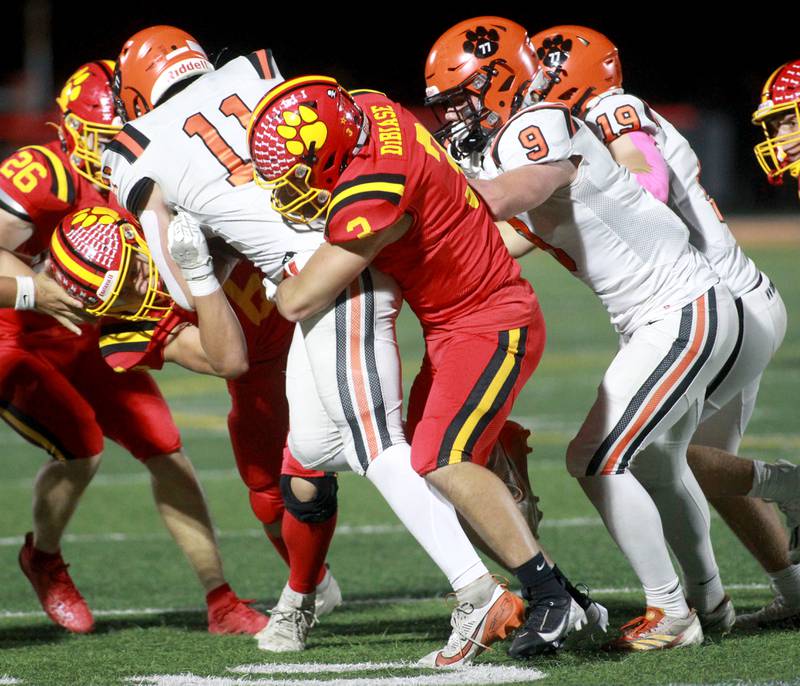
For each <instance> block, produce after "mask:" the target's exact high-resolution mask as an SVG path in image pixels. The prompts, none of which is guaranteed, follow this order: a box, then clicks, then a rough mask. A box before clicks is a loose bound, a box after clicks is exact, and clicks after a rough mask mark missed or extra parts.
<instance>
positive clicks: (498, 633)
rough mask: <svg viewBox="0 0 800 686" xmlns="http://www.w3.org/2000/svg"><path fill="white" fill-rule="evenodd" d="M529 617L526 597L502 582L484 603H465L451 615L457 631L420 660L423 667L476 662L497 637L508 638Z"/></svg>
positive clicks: (497, 639) (499, 638) (452, 665)
mask: <svg viewBox="0 0 800 686" xmlns="http://www.w3.org/2000/svg"><path fill="white" fill-rule="evenodd" d="M524 621H525V603H523V602H522V599H521V598H520V597H519V596H517V595H515V594H513V593H511V591H509V590H507V589H506V587H505V586H502V585H498V586H497V588H495V590H494V593H493V594H492V597H491V599H490V600H489V602H488V603H486V605H484V606H483V607H475V606H474V605H472V603H461V604H459V605H458V606H457V607H456V608H455V609H454V610H453V614H452V616H451V618H450V624H451V625H452V627H453V632H452V633H451V634H450V638H449V639H448V641H447V645H446V646H445V647H444V648H440V649H439V650H434V651H433V652H432V653H429V654H428V655H426V656H425V657H423V658H421V659H420V660H419V661H418V663H417V664H418V665H420V666H422V667H456V666H459V665H464V664H468V663H470V662H472V660H473V658H475V657H476V656H478V655H480V654H481V653H482V652H483V651H484V650H486V649H487V648H488V647H489V646H490V645H491V644H492V643H494V642H495V641H500V640H502V639H504V638H506V637H507V636H508V635H509V634H510V633H511V632H512V631H514V629H516V628H518V627H519V626H521V625H522V623H523V622H524Z"/></svg>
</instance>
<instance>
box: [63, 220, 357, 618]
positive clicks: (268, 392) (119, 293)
mask: <svg viewBox="0 0 800 686" xmlns="http://www.w3.org/2000/svg"><path fill="white" fill-rule="evenodd" d="M107 217H111V219H112V221H111V222H107V221H106V218H107ZM140 235H141V229H140V227H139V226H138V225H137V224H136V223H135V222H134V221H133V220H130V219H126V218H123V217H120V216H119V215H117V213H115V212H114V211H113V210H111V209H109V208H105V207H95V208H86V209H84V210H79V211H78V212H76V213H73V214H70V215H67V216H66V217H65V218H64V219H63V220H62V221H61V222H60V223H59V225H58V227H56V230H55V231H54V233H53V237H52V239H51V242H50V261H49V269H50V272H51V273H52V274H53V276H54V277H55V279H56V281H57V282H58V283H59V284H60V285H61V286H62V287H63V288H64V289H65V290H66V291H67V292H69V293H72V294H73V295H75V297H77V298H78V299H79V300H80V301H81V303H82V304H83V307H84V309H85V311H86V312H87V313H88V314H91V315H92V316H103V317H104V320H103V322H102V323H101V327H100V338H99V345H100V351H101V353H102V356H103V358H104V359H105V361H106V363H107V364H108V365H109V366H110V367H111V368H112V369H113V370H114V371H116V372H128V371H131V370H141V369H161V368H162V367H163V365H164V363H165V362H173V363H175V364H179V365H181V366H182V367H185V368H186V369H189V370H191V371H195V372H199V373H201V374H212V375H217V372H216V371H215V369H214V368H213V365H212V364H211V363H210V362H209V359H208V357H207V355H206V354H205V351H204V349H203V346H202V343H201V340H200V333H199V330H198V328H197V317H196V315H195V314H194V313H193V312H189V311H187V310H183V309H181V308H180V307H178V306H177V305H176V304H175V303H174V301H173V300H172V299H171V298H170V297H169V296H168V295H167V294H166V293H165V292H164V289H163V284H162V283H161V280H160V277H159V273H158V269H157V267H156V266H155V264H153V261H152V259H151V257H150V252H149V249H148V247H147V245H146V244H145V243H144V241H143V240H142V239H141V238H140ZM101 247H102V249H100V248H101ZM98 253H102V254H104V255H105V256H106V259H107V261H106V262H104V263H99V262H98V260H97V258H96V257H95V255H97V254H98ZM217 260H218V262H219V263H220V267H221V269H222V271H223V272H224V274H222V275H221V278H223V279H224V286H223V288H224V291H225V295H226V296H227V298H228V300H229V301H230V303H231V307H232V308H233V311H234V313H235V314H236V318H237V319H238V321H239V323H240V325H241V327H242V331H243V333H244V337H245V340H246V341H247V367H248V369H247V371H245V372H244V373H243V374H241V375H240V376H238V377H237V378H235V379H228V380H227V386H228V392H229V393H230V396H231V401H232V407H231V411H230V412H229V414H228V431H229V433H230V437H231V444H232V446H233V453H234V456H235V458H236V466H237V468H238V470H239V474H240V475H241V477H242V481H243V482H244V483H245V485H246V486H247V487H248V489H249V491H250V505H251V507H252V509H253V513H254V514H255V516H256V517H257V518H258V519H259V521H261V523H262V525H263V527H264V530H265V532H266V534H267V536H268V538H269V539H270V541H271V542H272V544H273V545H274V546H275V549H276V550H277V552H278V553H279V554H280V555H281V557H282V558H283V559H284V560H285V561H286V563H287V564H289V562H290V559H291V562H292V565H291V576H290V581H294V582H295V583H294V586H295V587H298V588H302V585H299V584H298V583H297V579H304V578H306V577H310V578H312V579H314V582H315V583H316V607H315V611H316V614H317V616H322V615H324V614H328V613H329V612H331V611H333V609H335V608H336V607H337V606H338V605H339V604H340V603H341V591H340V590H339V586H338V584H337V582H336V580H335V579H334V578H333V576H332V575H331V573H330V571H329V570H328V568H327V566H325V565H324V564H323V562H324V559H325V555H326V552H327V548H328V543H329V541H330V536H331V535H332V530H333V528H334V527H335V524H336V509H337V502H336V490H337V486H336V479H335V477H334V475H331V474H327V473H326V472H323V471H311V470H305V469H303V468H302V467H301V465H300V464H299V463H297V461H296V460H294V459H293V458H292V457H291V455H290V454H289V453H288V451H287V452H286V454H285V455H284V450H283V446H284V442H285V438H286V435H287V433H288V431H289V410H288V406H287V401H286V392H285V375H286V356H287V352H288V350H289V344H290V342H291V339H292V334H293V331H294V325H293V324H290V323H289V322H287V321H286V320H285V319H284V318H283V317H281V316H280V314H279V313H278V311H277V309H276V308H275V306H274V305H273V304H272V303H271V302H269V301H268V300H267V299H266V297H265V294H264V289H263V288H262V287H261V279H262V277H261V273H260V272H259V271H258V269H256V268H255V267H254V266H253V265H252V264H251V263H250V262H247V261H245V260H242V261H239V260H238V258H237V257H228V258H227V259H225V258H223V257H222V256H219V255H218V257H217ZM282 462H283V463H284V467H283V471H282V470H281V464H282ZM292 476H296V477H299V478H302V479H306V480H308V481H309V482H310V483H312V484H316V485H317V486H318V487H319V488H320V489H321V490H324V491H325V492H326V493H328V494H329V496H328V498H327V501H326V502H325V503H324V507H323V506H322V505H321V504H318V505H317V506H316V507H315V509H314V511H313V512H306V511H305V510H304V508H303V504H302V503H299V502H296V499H294V500H293V499H292V494H291V492H289V490H288V486H289V483H288V481H289V478H290V477H292ZM282 492H283V493H284V494H285V495H282ZM284 498H287V499H288V500H289V502H290V507H289V509H288V510H286V508H285V507H284ZM320 541H324V547H323V546H321V545H320ZM308 590H309V591H310V590H313V588H312V589H308Z"/></svg>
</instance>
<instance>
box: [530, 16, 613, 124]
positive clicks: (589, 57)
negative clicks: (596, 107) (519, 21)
mask: <svg viewBox="0 0 800 686" xmlns="http://www.w3.org/2000/svg"><path fill="white" fill-rule="evenodd" d="M531 40H532V41H533V44H534V45H536V46H538V48H537V50H536V54H537V55H538V57H539V61H540V62H541V63H542V68H543V69H544V71H545V74H546V75H547V78H548V82H547V84H546V85H545V87H544V88H543V89H542V90H541V91H540V92H539V97H540V99H542V100H546V101H547V102H560V103H563V104H564V105H567V106H568V107H569V108H570V110H571V111H572V114H573V115H574V116H576V117H581V116H583V115H584V114H585V112H586V103H587V102H588V101H589V100H591V99H592V98H593V97H594V96H596V95H600V94H601V93H605V92H606V91H607V90H609V89H610V88H620V87H622V65H621V64H620V62H619V54H618V51H617V46H615V45H614V44H613V43H612V42H611V41H610V40H608V38H606V37H605V36H604V35H603V34H602V33H599V32H598V31H594V30H592V29H587V28H586V27H585V26H554V27H553V28H551V29H547V30H546V31H540V32H539V33H537V34H536V35H535V36H534V37H533V38H531Z"/></svg>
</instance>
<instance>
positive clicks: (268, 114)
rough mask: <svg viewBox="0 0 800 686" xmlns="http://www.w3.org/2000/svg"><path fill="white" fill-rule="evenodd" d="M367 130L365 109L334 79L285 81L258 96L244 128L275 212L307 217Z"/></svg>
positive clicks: (324, 201) (317, 209) (323, 201)
mask: <svg viewBox="0 0 800 686" xmlns="http://www.w3.org/2000/svg"><path fill="white" fill-rule="evenodd" d="M367 135H368V130H367V128H366V126H365V119H364V113H363V112H362V111H361V108H360V107H359V106H358V105H357V104H356V103H355V101H354V100H353V98H352V97H351V96H350V94H349V93H348V92H347V91H346V90H345V89H344V88H342V87H341V86H340V85H339V84H338V83H337V82H336V80H335V79H332V78H330V77H327V76H301V77H299V78H296V79H292V80H291V81H285V82H284V83H282V84H280V85H279V86H276V87H275V88H273V89H272V90H271V91H270V92H269V93H267V94H266V95H265V96H264V97H263V98H262V99H261V102H259V103H258V105H257V106H256V108H255V110H253V116H252V117H251V119H250V125H249V126H248V128H247V144H248V146H249V148H250V156H251V157H252V159H253V173H254V176H255V181H256V183H257V184H258V185H259V186H262V187H263V188H268V189H270V190H271V191H272V207H273V209H274V210H275V211H276V212H279V213H280V214H282V215H283V216H284V217H286V218H287V219H289V220H290V221H293V222H300V223H308V222H311V221H313V220H315V219H317V217H319V216H320V215H321V214H322V213H323V212H324V211H325V209H326V208H327V207H328V203H329V202H330V199H331V192H332V191H333V187H334V186H335V185H336V182H337V181H338V180H339V177H340V176H341V174H342V172H343V171H344V168H345V167H346V166H347V165H348V163H349V162H350V160H351V159H352V158H353V155H354V154H355V150H356V148H357V147H358V146H360V145H363V143H364V142H365V141H366V138H367Z"/></svg>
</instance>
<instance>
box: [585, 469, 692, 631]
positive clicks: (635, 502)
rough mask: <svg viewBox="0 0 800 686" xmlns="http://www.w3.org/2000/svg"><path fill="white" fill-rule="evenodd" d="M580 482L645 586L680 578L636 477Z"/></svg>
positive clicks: (651, 504) (654, 512)
mask: <svg viewBox="0 0 800 686" xmlns="http://www.w3.org/2000/svg"><path fill="white" fill-rule="evenodd" d="M578 481H579V482H580V484H581V486H582V487H583V489H584V491H585V492H586V495H587V496H588V497H589V500H591V501H592V504H593V505H594V506H595V508H597V511H598V512H599V513H600V516H601V517H602V518H603V521H604V522H605V525H606V528H607V529H608V532H609V533H610V534H611V537H612V538H613V539H614V541H615V542H616V544H617V545H618V546H619V548H620V550H622V552H623V553H624V554H625V557H627V558H628V562H630V565H631V567H633V571H634V572H636V576H638V577H639V581H640V582H641V584H642V586H645V587H647V588H661V587H664V586H667V585H669V584H670V583H672V582H673V581H674V580H675V579H676V578H677V575H676V574H675V569H674V567H673V566H672V560H671V559H670V556H669V551H668V550H667V543H666V541H665V540H664V531H663V529H662V528H661V518H660V517H659V514H658V510H657V509H656V506H655V503H654V502H653V499H652V498H651V497H650V495H649V494H648V493H647V491H646V490H645V489H644V487H643V486H642V484H640V483H639V482H638V481H637V480H636V477H634V476H633V474H631V473H630V472H625V473H624V474H614V475H613V476H589V477H582V478H580V479H578ZM679 586H680V584H679ZM684 604H685V603H684ZM657 607H661V606H660V605H658V606H657ZM684 616H685V615H684Z"/></svg>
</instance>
